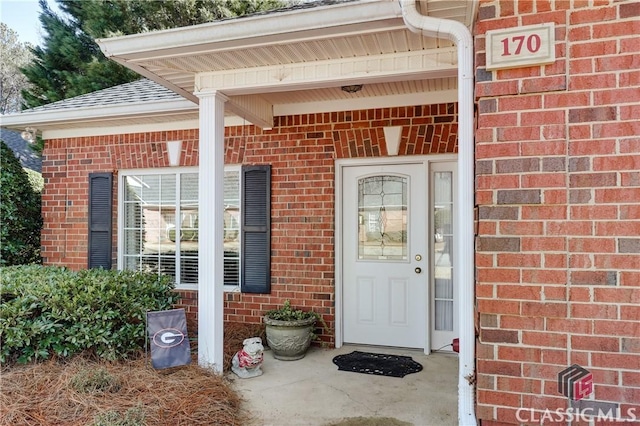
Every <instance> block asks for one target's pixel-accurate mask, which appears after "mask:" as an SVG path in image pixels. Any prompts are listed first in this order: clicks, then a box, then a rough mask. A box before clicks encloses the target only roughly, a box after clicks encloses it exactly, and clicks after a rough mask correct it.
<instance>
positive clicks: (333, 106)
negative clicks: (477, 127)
mask: <svg viewBox="0 0 640 426" xmlns="http://www.w3.org/2000/svg"><path fill="white" fill-rule="evenodd" d="M457 101H458V90H457V89H454V90H443V91H434V92H424V93H410V94H404V95H388V96H376V97H368V98H357V99H349V100H344V99H341V100H335V101H326V102H313V103H311V102H309V103H296V104H280V105H274V106H273V115H275V116H285V115H299V114H317V113H322V112H338V111H355V110H364V109H375V108H393V107H404V106H414V105H432V104H440V103H450V102H457Z"/></svg>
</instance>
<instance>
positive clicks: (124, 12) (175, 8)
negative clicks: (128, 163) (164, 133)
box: [22, 0, 292, 108]
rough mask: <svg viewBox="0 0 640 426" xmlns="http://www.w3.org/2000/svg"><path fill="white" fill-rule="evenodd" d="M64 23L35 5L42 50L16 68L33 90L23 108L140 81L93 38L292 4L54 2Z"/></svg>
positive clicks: (245, 0)
mask: <svg viewBox="0 0 640 426" xmlns="http://www.w3.org/2000/svg"><path fill="white" fill-rule="evenodd" d="M56 1H57V3H58V5H59V6H60V9H61V10H62V11H63V12H64V14H65V15H66V16H67V17H68V19H64V18H63V17H61V16H58V15H57V14H55V13H54V12H53V11H52V10H51V9H49V7H48V5H47V3H46V0H40V7H41V9H42V11H41V13H40V22H41V23H42V27H43V29H44V34H45V35H44V45H43V47H36V48H35V49H32V51H33V54H34V55H35V61H34V62H33V63H32V64H31V65H29V66H27V67H25V68H23V69H22V71H23V73H24V74H25V76H26V77H27V78H28V80H29V82H31V84H32V85H33V89H32V90H30V91H23V97H24V99H25V103H26V105H27V107H29V108H33V107H36V106H40V105H44V104H47V103H50V102H55V101H59V100H62V99H66V98H70V97H73V96H78V95H81V94H84V93H89V92H92V91H95V90H100V89H104V88H107V87H111V86H115V85H118V84H122V83H127V82H130V81H133V80H136V79H138V78H140V76H139V75H138V74H136V73H134V72H133V71H131V70H129V69H127V68H125V67H123V66H121V65H119V64H117V63H115V62H113V61H110V60H108V59H106V58H105V56H104V55H103V54H102V52H101V51H100V48H99V47H98V45H97V44H96V43H95V41H94V40H95V39H97V38H103V37H110V36H114V35H128V34H137V33H141V32H146V31H153V30H160V29H167V28H175V27H181V26H188V25H195V24H200V23H204V22H211V21H215V20H219V19H224V18H230V17H234V16H241V15H246V14H250V13H255V12H259V11H264V10H270V9H275V8H279V7H283V6H286V5H290V4H292V2H284V1H280V0H166V1H154V0H82V1H77V0H56Z"/></svg>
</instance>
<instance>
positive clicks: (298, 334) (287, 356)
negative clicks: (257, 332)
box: [264, 316, 316, 361]
mask: <svg viewBox="0 0 640 426" xmlns="http://www.w3.org/2000/svg"><path fill="white" fill-rule="evenodd" d="M264 323H265V324H266V325H267V327H266V328H267V344H268V345H269V347H270V348H271V350H272V351H273V356H274V357H275V358H276V359H280V360H283V361H294V360H296V359H300V358H303V357H304V356H305V354H306V353H307V349H309V346H310V345H311V338H312V336H313V327H314V325H315V323H316V318H307V319H304V320H295V321H280V320H274V319H271V318H268V317H266V316H265V317H264Z"/></svg>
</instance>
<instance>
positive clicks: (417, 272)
mask: <svg viewBox="0 0 640 426" xmlns="http://www.w3.org/2000/svg"><path fill="white" fill-rule="evenodd" d="M414 270H415V271H416V274H419V273H421V272H422V268H420V267H418V268H416V269H414Z"/></svg>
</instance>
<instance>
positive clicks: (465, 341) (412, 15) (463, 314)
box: [399, 0, 478, 425]
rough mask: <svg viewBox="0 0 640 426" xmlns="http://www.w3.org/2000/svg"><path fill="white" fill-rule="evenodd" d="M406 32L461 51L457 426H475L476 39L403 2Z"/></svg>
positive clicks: (407, 0)
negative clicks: (440, 40)
mask: <svg viewBox="0 0 640 426" xmlns="http://www.w3.org/2000/svg"><path fill="white" fill-rule="evenodd" d="M399 2H400V7H401V8H402V17H403V19H404V23H405V24H406V26H407V28H408V29H409V30H410V31H412V32H415V33H420V34H422V35H423V36H425V37H435V38H444V39H447V40H450V41H452V42H454V43H455V44H456V46H457V48H458V188H457V189H458V199H457V202H458V209H457V214H456V216H455V223H456V230H457V233H456V240H455V242H456V244H455V248H456V250H455V252H456V253H457V259H458V261H457V262H456V265H455V267H454V276H455V277H457V289H456V290H457V293H458V298H459V307H458V324H459V329H460V330H459V336H460V354H459V357H458V363H459V374H458V423H459V424H461V425H476V424H477V423H478V422H477V419H476V415H475V386H474V383H475V376H476V373H475V341H476V337H475V321H474V312H475V307H474V300H475V291H474V283H475V281H474V267H473V265H474V264H475V263H474V231H473V220H474V217H473V216H474V214H473V212H474V141H473V121H474V120H473V104H474V92H473V83H474V82H473V37H472V36H471V32H470V31H469V30H468V29H467V27H466V26H465V25H463V24H462V23H460V22H457V21H452V20H448V19H440V18H433V17H430V16H425V15H422V14H421V13H420V12H418V10H417V8H416V0H399Z"/></svg>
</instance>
